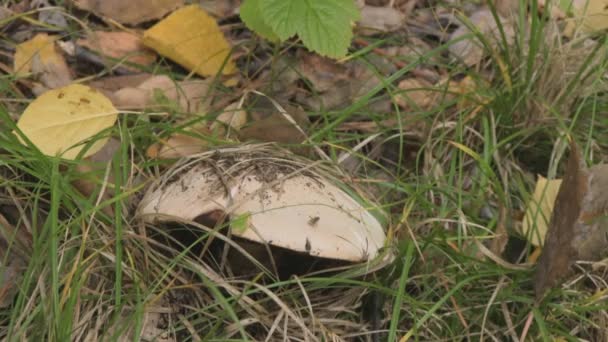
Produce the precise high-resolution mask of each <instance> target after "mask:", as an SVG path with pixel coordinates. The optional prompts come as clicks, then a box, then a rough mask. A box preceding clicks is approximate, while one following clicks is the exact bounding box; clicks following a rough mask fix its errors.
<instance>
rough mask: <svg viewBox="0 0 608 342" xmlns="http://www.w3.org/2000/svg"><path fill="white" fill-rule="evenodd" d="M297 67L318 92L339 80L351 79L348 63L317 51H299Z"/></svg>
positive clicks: (329, 87) (328, 88)
mask: <svg viewBox="0 0 608 342" xmlns="http://www.w3.org/2000/svg"><path fill="white" fill-rule="evenodd" d="M296 68H297V70H298V71H299V72H300V73H301V74H302V76H304V77H305V78H306V79H308V81H310V84H311V85H312V87H313V88H314V90H315V91H317V92H325V91H328V90H330V89H332V88H334V87H335V86H336V83H338V82H339V81H348V80H349V76H348V68H347V66H346V65H344V64H341V63H338V62H336V61H334V60H332V59H330V58H327V57H322V56H319V55H317V54H315V53H309V52H303V51H299V52H298V65H297V67H296Z"/></svg>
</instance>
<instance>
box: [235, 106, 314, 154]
mask: <svg viewBox="0 0 608 342" xmlns="http://www.w3.org/2000/svg"><path fill="white" fill-rule="evenodd" d="M281 106H282V107H283V109H285V111H286V112H287V114H288V115H290V116H291V118H292V119H293V120H294V122H295V123H296V124H297V125H298V126H299V129H298V127H296V126H295V125H294V124H293V123H292V122H290V121H289V120H288V119H287V118H286V117H285V115H283V114H282V113H280V112H279V111H278V110H277V108H275V106H274V105H273V104H272V103H271V102H270V101H267V100H266V99H260V100H258V101H256V103H255V105H253V106H252V107H251V108H249V111H250V114H251V117H252V118H253V119H254V121H253V122H251V123H250V124H248V125H247V126H245V127H243V128H241V130H240V131H239V138H240V140H241V141H264V142H278V143H282V144H290V145H299V144H300V143H302V142H303V141H305V140H306V135H305V134H303V133H302V131H304V132H306V130H307V129H308V126H309V124H310V122H309V120H308V116H307V115H306V113H305V112H304V111H303V110H302V109H301V108H298V107H294V106H290V105H287V104H284V103H283V104H281ZM300 129H301V130H302V131H301V130H300ZM295 150H296V151H297V152H298V153H299V154H306V152H307V151H308V149H307V148H305V147H301V146H298V147H296V148H295Z"/></svg>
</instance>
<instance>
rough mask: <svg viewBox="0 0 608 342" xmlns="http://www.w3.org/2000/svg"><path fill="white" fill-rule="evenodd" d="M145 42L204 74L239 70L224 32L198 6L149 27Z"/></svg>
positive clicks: (210, 74)
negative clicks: (232, 58)
mask: <svg viewBox="0 0 608 342" xmlns="http://www.w3.org/2000/svg"><path fill="white" fill-rule="evenodd" d="M144 44H146V46H148V47H150V48H152V49H154V50H156V51H157V52H158V53H159V54H161V55H163V56H165V57H167V58H169V59H171V60H174V61H175V62H177V63H179V64H181V65H182V66H184V67H185V68H187V69H188V70H192V71H194V72H196V73H197V74H199V75H201V76H203V77H205V76H213V75H215V74H216V73H217V72H218V71H220V70H221V73H222V74H225V75H228V74H232V73H234V72H235V71H236V66H235V65H234V62H233V61H232V60H230V59H229V55H230V45H229V44H228V42H227V41H226V38H224V34H223V33H222V32H221V31H220V29H219V27H218V25H217V23H216V22H215V20H214V19H213V18H211V17H210V16H209V15H208V14H207V13H206V12H205V11H204V10H203V9H202V8H200V7H199V6H198V5H191V6H186V7H183V8H180V9H179V10H177V11H175V12H173V13H172V14H171V15H169V16H168V17H167V18H165V19H164V20H162V21H161V22H159V23H158V24H156V25H154V26H153V27H151V28H150V29H148V30H147V31H146V32H145V33H144Z"/></svg>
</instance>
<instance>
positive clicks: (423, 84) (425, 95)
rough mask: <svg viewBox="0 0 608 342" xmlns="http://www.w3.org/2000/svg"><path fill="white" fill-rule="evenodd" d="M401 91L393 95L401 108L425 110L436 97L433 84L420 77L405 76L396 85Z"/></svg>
mask: <svg viewBox="0 0 608 342" xmlns="http://www.w3.org/2000/svg"><path fill="white" fill-rule="evenodd" d="M397 87H398V88H399V89H401V90H402V91H401V92H399V93H398V94H397V95H396V96H395V102H396V103H397V104H398V105H399V106H400V107H401V108H410V109H420V110H426V109H428V108H430V107H431V105H432V104H433V103H434V102H435V100H436V98H437V96H436V95H437V94H438V92H437V91H435V90H433V89H432V88H433V85H432V84H431V83H429V82H428V81H426V80H424V79H421V78H406V79H404V80H402V81H401V82H399V85H398V86H397Z"/></svg>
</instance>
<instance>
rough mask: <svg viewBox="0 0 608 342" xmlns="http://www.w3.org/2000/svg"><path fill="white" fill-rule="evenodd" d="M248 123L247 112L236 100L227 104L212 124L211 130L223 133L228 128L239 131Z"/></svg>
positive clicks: (219, 133)
mask: <svg viewBox="0 0 608 342" xmlns="http://www.w3.org/2000/svg"><path fill="white" fill-rule="evenodd" d="M246 123H247V112H246V111H245V110H244V109H243V108H241V107H240V106H239V103H238V102H234V103H231V104H229V105H228V106H226V108H224V110H223V111H222V113H221V114H220V115H218V116H217V118H216V119H215V121H214V122H213V123H212V124H211V131H212V132H215V133H216V134H218V135H223V134H224V132H225V130H226V128H230V129H231V130H234V131H237V132H238V131H239V130H240V129H241V128H242V127H243V126H245V124H246Z"/></svg>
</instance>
